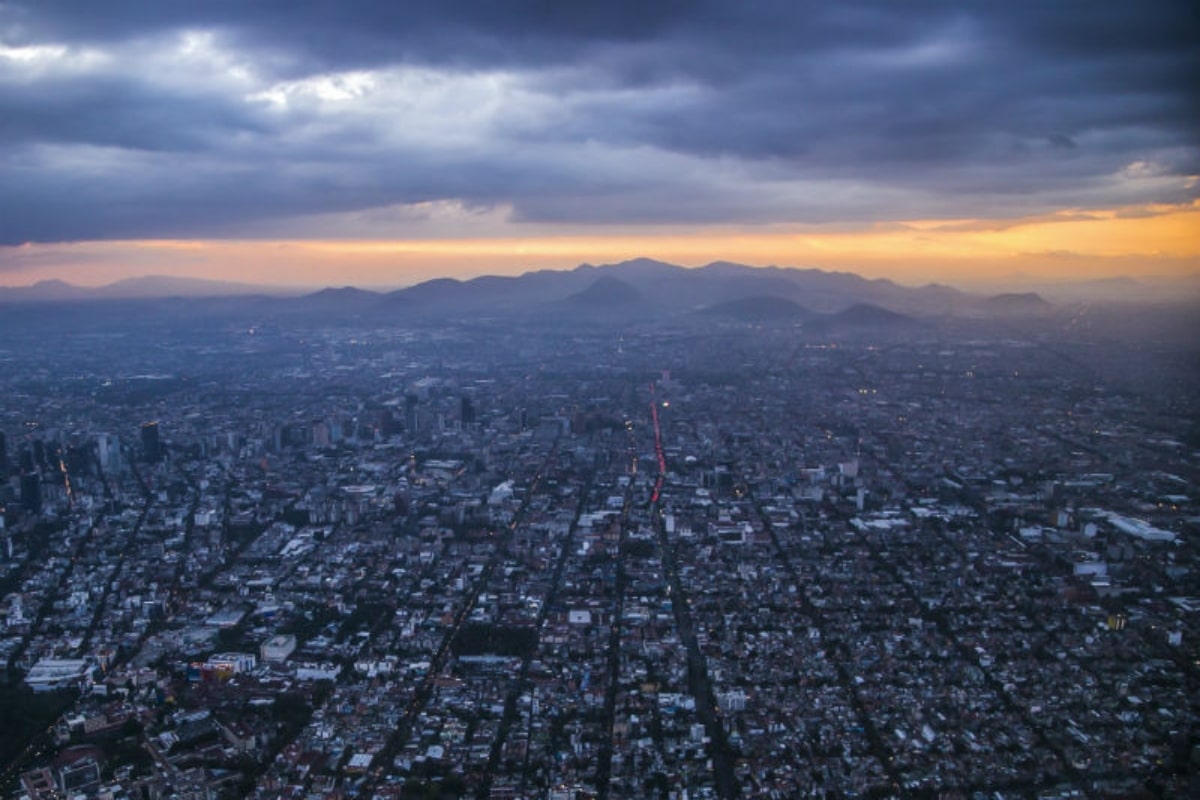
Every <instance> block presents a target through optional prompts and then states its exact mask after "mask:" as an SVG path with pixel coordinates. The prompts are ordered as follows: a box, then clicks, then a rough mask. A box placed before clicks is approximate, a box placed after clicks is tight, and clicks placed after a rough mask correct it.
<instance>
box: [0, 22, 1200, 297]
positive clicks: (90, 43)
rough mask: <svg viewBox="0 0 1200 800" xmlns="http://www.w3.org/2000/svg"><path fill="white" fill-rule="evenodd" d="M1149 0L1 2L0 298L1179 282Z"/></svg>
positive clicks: (1172, 179)
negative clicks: (161, 278)
mask: <svg viewBox="0 0 1200 800" xmlns="http://www.w3.org/2000/svg"><path fill="white" fill-rule="evenodd" d="M1198 42H1200V15H1198V14H1197V13H1196V12H1195V11H1194V10H1193V7H1192V4H1191V3H1190V2H1174V1H1173V0H1088V1H1087V2H1077V1H1076V0H1055V2H1045V0H1005V1H1004V2H994V1H991V0H981V1H979V2H972V0H947V1H946V2H940V1H939V0H836V1H835V0H821V1H820V2H817V1H815V0H756V1H755V2H738V1H737V0H712V1H710V2H700V1H697V2H687V1H686V0H637V2H633V1H632V0H607V1H606V2H596V3H592V2H565V0H564V1H562V2H555V1H554V0H523V1H522V2H507V1H506V0H480V1H479V2H467V1H466V0H433V1H432V2H422V1H419V0H407V1H406V2H397V1H396V0H337V2H332V1H331V0H261V1H260V2H250V1H249V0H208V1H207V2H203V3H197V2H190V1H188V0H179V1H176V0H106V2H102V3H101V2H95V1H94V0H0V286H3V285H10V286H12V285H26V284H30V283H33V282H35V281H38V280H44V279H49V278H58V279H63V280H68V281H70V282H73V283H78V284H83V285H97V284H103V283H108V282H111V281H114V280H118V279H121V278H124V277H129V276H135V275H145V274H160V275H177V276H194V277H207V278H214V279H222V280H237V281H247V282H255V283H277V284H291V285H305V286H324V285H346V284H355V285H360V286H401V285H407V284H411V283H414V282H418V281H420V280H423V279H426V278H431V277H437V276H446V275H449V276H454V277H467V276H471V275H477V274H484V273H493V274H511V273H516V272H521V271H525V270H527V269H543V268H569V267H572V266H574V265H576V264H579V263H582V262H590V263H611V262H614V261H620V260H623V259H626V258H634V257H639V256H647V257H652V258H658V259H661V260H665V261H671V262H673V263H679V264H684V265H700V264H704V263H708V262H710V261H715V260H729V261H737V262H742V263H749V264H759V265H766V264H779V265H787V266H802V267H820V268H824V269H833V270H844V271H852V272H858V273H860V274H863V275H867V276H870V277H891V278H893V279H895V280H898V281H900V282H905V283H922V282H926V281H941V282H948V283H958V284H968V283H971V282H975V281H995V280H1000V279H1006V278H1008V277H1011V278H1013V279H1018V278H1020V279H1026V278H1028V279H1038V280H1063V279H1074V278H1087V277H1107V276H1113V275H1130V276H1135V277H1136V276H1143V275H1145V276H1149V275H1155V276H1159V275H1183V274H1192V273H1198V272H1200V92H1198V91H1197V89H1196V87H1197V86H1200V45H1198Z"/></svg>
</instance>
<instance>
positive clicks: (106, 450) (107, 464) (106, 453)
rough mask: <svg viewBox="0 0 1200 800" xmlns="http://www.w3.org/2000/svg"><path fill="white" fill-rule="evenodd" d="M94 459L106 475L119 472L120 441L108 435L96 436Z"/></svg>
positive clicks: (100, 434)
mask: <svg viewBox="0 0 1200 800" xmlns="http://www.w3.org/2000/svg"><path fill="white" fill-rule="evenodd" d="M96 458H97V460H98V461H99V462H100V469H102V470H103V471H105V472H108V473H116V472H119V471H120V470H121V441H120V440H119V439H118V438H117V437H116V436H113V435H112V434H110V433H99V434H96Z"/></svg>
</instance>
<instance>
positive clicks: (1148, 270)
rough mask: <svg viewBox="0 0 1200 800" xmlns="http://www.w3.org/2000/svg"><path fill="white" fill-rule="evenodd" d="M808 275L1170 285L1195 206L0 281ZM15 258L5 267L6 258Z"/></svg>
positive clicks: (289, 245) (445, 243) (305, 245)
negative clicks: (629, 263)
mask: <svg viewBox="0 0 1200 800" xmlns="http://www.w3.org/2000/svg"><path fill="white" fill-rule="evenodd" d="M645 255H649V256H650V257H653V258H657V259H661V260H664V261H670V262H672V263H678V264H681V265H685V266H697V265H701V264H705V263H709V262H711V261H714V260H726V261H735V262H739V263H748V264H755V265H767V264H775V265H787V266H801V267H815V268H820V269H826V270H833V271H851V272H857V273H859V274H862V275H864V276H867V277H873V278H891V279H893V280H896V281H898V282H901V283H907V284H920V283H928V282H944V283H953V284H964V285H967V284H972V283H978V282H1003V281H1004V280H1006V279H1008V278H1010V277H1011V276H1012V275H1014V274H1015V273H1018V272H1026V271H1036V272H1037V274H1038V275H1039V276H1040V277H1042V278H1044V279H1048V280H1075V279H1083V278H1102V277H1112V276H1116V275H1122V274H1130V273H1131V272H1132V273H1134V274H1152V275H1156V276H1181V275H1186V274H1189V273H1191V272H1194V271H1196V270H1197V268H1198V267H1197V264H1198V263H1200V206H1197V205H1196V204H1193V205H1191V206H1188V207H1184V208H1178V209H1172V208H1125V209H1116V210H1110V211H1088V212H1074V211H1070V212H1061V213H1058V214H1050V215H1045V216H1042V217H1038V218H1034V219H1026V220H1016V221H986V220H966V221H963V220H906V221H902V222H896V223H876V224H873V225H870V226H866V227H863V228H861V229H858V230H840V231H838V230H828V229H823V228H822V227H821V226H807V227H785V226H760V227H758V228H745V229H741V230H728V229H719V228H718V229H693V230H675V231H667V232H647V233H632V234H624V235H622V234H619V233H611V234H587V233H572V234H565V235H543V236H536V237H521V236H517V235H513V236H507V237H487V238H461V239H409V240H396V241H386V240H375V239H372V240H303V239H293V240H285V241H229V240H145V241H115V242H79V243H72V244H31V245H25V246H24V247H21V248H18V249H17V251H16V252H15V253H10V254H9V259H10V260H16V261H19V262H21V263H22V266H21V268H19V269H18V270H15V271H10V272H7V273H2V275H3V279H4V282H5V283H6V284H7V285H24V284H29V283H32V282H35V281H38V280H45V279H50V278H59V279H63V280H67V281H69V282H72V283H77V284H79V285H102V284H105V283H110V282H113V281H117V280H120V279H123V278H129V277H134V276H138V275H144V274H148V273H154V274H169V275H173V276H186V277H203V278H209V279H217V280H227V281H238V282H245V283H255V284H264V285H278V286H294V287H318V286H324V285H344V284H355V285H372V286H405V285H410V284H413V283H417V282H420V281H422V280H426V279H429V278H431V277H437V276H451V277H457V278H468V277H473V276H476V275H481V274H506V275H511V274H518V273H520V272H524V271H528V270H535V269H561V268H569V267H572V266H574V265H576V264H579V263H583V262H590V263H609V262H615V261H621V260H625V259H630V258H636V257H639V256H645ZM14 256H15V258H14Z"/></svg>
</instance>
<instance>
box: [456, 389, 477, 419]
mask: <svg viewBox="0 0 1200 800" xmlns="http://www.w3.org/2000/svg"><path fill="white" fill-rule="evenodd" d="M459 419H460V420H461V421H462V424H463V425H474V424H475V404H474V403H472V402H471V398H469V397H467V396H466V395H463V398H462V401H461V402H460V403H459Z"/></svg>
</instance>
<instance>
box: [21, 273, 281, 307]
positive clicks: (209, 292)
mask: <svg viewBox="0 0 1200 800" xmlns="http://www.w3.org/2000/svg"><path fill="white" fill-rule="evenodd" d="M296 293H297V292H296V290H294V289H291V290H289V289H282V288H280V287H275V286H262V285H258V284H251V283H236V282H232V281H212V280H206V279H204V278H177V277H172V276H168V275H144V276H142V277H140V278H126V279H124V280H120V281H117V282H116V283H110V284H107V285H105V286H96V287H89V286H76V285H74V284H71V283H67V282H66V281H60V280H49V281H39V282H38V283H35V284H33V285H32V286H14V287H0V302H12V303H27V302H65V301H83V300H132V299H151V298H163V297H239V296H243V295H295V294H296Z"/></svg>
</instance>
